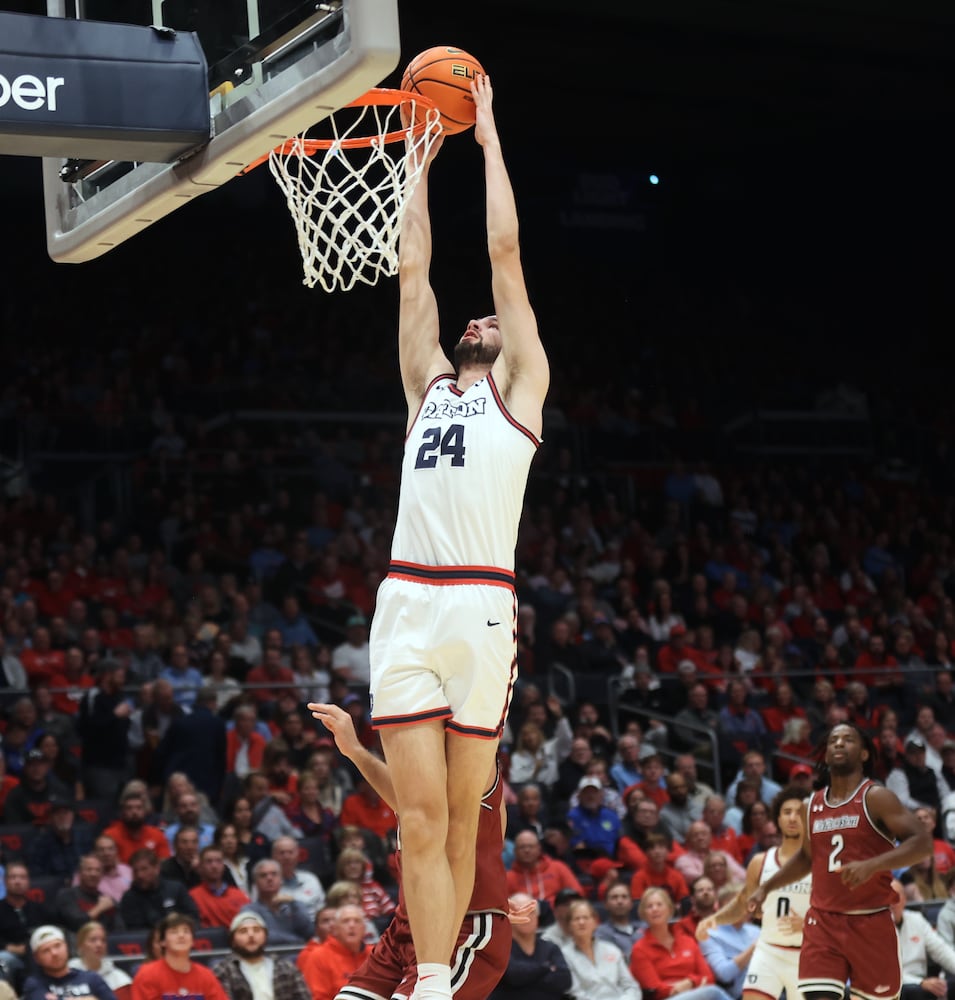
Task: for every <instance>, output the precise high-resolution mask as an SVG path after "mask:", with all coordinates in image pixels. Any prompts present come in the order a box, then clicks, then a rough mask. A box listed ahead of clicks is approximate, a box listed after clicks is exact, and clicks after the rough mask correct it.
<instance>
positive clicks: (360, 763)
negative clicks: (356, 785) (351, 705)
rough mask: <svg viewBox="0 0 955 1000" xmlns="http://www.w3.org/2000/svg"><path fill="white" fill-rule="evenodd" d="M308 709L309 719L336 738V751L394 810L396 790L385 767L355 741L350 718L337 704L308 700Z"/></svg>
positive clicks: (383, 763) (356, 736) (353, 725)
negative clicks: (317, 722)
mask: <svg viewBox="0 0 955 1000" xmlns="http://www.w3.org/2000/svg"><path fill="white" fill-rule="evenodd" d="M307 707H308V710H309V711H310V712H311V713H312V718H313V719H318V721H319V722H320V723H322V725H323V726H324V727H325V728H326V729H327V730H328V731H329V732H330V733H331V734H332V735H333V736H334V737H335V744H336V746H337V747H338V749H339V750H340V751H341V752H342V753H343V754H344V755H345V756H346V757H347V758H348V759H349V760H350V761H351V762H352V763H353V764H354V765H355V767H357V768H358V770H359V771H361V774H362V777H363V778H365V780H366V781H367V782H368V784H369V785H371V787H372V788H374V790H375V791H376V792H377V793H378V794H379V795H380V796H381V797H382V799H384V801H385V802H386V803H387V804H388V805H389V806H390V807H391V808H392V809H395V804H396V799H395V790H394V788H393V787H392V785H391V775H390V774H389V772H388V765H387V764H386V763H385V762H384V761H383V760H382V759H381V758H380V757H376V756H375V755H374V754H373V753H371V751H369V750H368V748H367V747H365V746H362V744H361V743H360V742H359V741H358V734H357V733H356V732H355V723H354V720H353V719H352V717H351V716H350V715H349V714H348V713H347V712H346V711H345V710H344V709H343V708H339V707H338V706H337V705H325V704H323V703H321V702H314V701H310V702H309V703H308V706H307Z"/></svg>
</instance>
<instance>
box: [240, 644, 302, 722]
mask: <svg viewBox="0 0 955 1000" xmlns="http://www.w3.org/2000/svg"><path fill="white" fill-rule="evenodd" d="M245 682H246V684H250V685H255V687H253V688H252V689H251V694H252V698H253V699H254V701H255V704H256V705H257V706H258V709H259V712H260V713H261V714H262V717H263V718H265V717H266V716H267V715H268V714H269V713H270V712H271V711H272V709H273V708H274V706H275V702H276V699H277V698H278V696H279V694H280V693H281V692H282V691H283V690H286V691H291V692H293V694H295V697H298V695H297V693H296V688H295V674H293V673H292V671H291V669H290V668H289V667H286V666H285V665H284V664H283V663H282V650H281V648H276V647H275V646H266V648H265V651H264V652H263V654H262V662H261V663H260V664H259V666H257V667H253V668H252V669H251V670H250V671H249V673H248V675H247V676H246V678H245Z"/></svg>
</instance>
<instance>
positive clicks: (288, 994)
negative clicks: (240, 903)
mask: <svg viewBox="0 0 955 1000" xmlns="http://www.w3.org/2000/svg"><path fill="white" fill-rule="evenodd" d="M268 940H269V929H268V927H266V925H265V920H264V919H263V918H262V917H261V916H260V915H259V914H258V913H256V912H255V910H240V911H239V912H238V913H237V914H236V915H235V917H233V919H232V923H231V924H229V946H230V947H231V948H232V954H231V955H230V956H229V957H228V958H225V959H223V960H222V961H221V962H220V963H219V964H218V965H217V966H216V967H215V968H214V969H213V970H212V971H213V972H215V974H216V977H217V978H218V980H219V982H220V983H222V988H223V989H224V990H225V992H226V996H227V997H228V998H229V1000H312V993H311V990H309V988H308V986H306V985H305V979H304V978H303V977H302V973H301V972H299V970H298V968H297V967H296V966H295V965H293V964H292V963H291V962H289V961H286V960H285V959H284V958H270V957H269V956H267V955H266V954H265V948H266V945H267V944H268Z"/></svg>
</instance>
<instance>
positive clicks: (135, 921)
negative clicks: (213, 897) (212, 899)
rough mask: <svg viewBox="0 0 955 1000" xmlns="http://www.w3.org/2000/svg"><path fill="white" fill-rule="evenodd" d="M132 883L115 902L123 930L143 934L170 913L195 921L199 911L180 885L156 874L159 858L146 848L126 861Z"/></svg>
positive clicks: (157, 872) (184, 888) (183, 886)
mask: <svg viewBox="0 0 955 1000" xmlns="http://www.w3.org/2000/svg"><path fill="white" fill-rule="evenodd" d="M130 865H131V866H132V869H133V883H132V885H131V886H130V887H129V888H128V889H127V890H126V892H124V893H123V898H122V899H121V900H120V901H119V912H120V916H121V917H122V919H123V923H124V924H125V925H126V929H127V930H145V929H148V928H150V927H152V926H153V925H154V924H158V923H159V921H160V920H162V919H163V918H164V917H166V916H168V915H169V914H171V913H179V914H184V915H187V916H190V917H193V918H194V919H197V920H198V918H199V910H198V909H197V908H196V904H195V903H194V902H193V900H192V897H191V896H190V895H189V893H188V891H187V890H186V887H185V885H183V884H182V882H171V881H169V880H168V879H164V878H162V877H161V876H160V874H159V858H158V857H157V855H156V852H155V851H152V850H150V849H149V848H148V847H143V848H140V849H139V850H138V851H136V852H135V853H134V854H133V856H132V857H131V858H130Z"/></svg>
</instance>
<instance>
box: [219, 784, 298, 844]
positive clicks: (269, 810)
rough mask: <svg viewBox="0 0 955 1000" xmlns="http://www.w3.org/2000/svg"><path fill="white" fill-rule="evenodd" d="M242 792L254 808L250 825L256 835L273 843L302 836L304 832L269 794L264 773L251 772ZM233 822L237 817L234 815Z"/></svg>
mask: <svg viewBox="0 0 955 1000" xmlns="http://www.w3.org/2000/svg"><path fill="white" fill-rule="evenodd" d="M242 791H243V793H244V795H245V798H246V799H247V801H248V803H249V805H250V806H251V807H252V813H251V816H250V820H249V821H250V823H251V828H252V832H253V833H254V834H261V835H262V836H263V837H264V838H265V839H266V840H267V841H269V842H271V841H273V840H275V839H276V838H277V837H294V838H295V839H296V840H298V839H300V838H301V836H302V831H301V830H299V829H297V828H296V827H295V826H293V825H292V823H291V822H290V820H289V818H288V816H286V815H285V811H284V810H283V809H282V807H281V806H280V805H279V804H278V802H276V801H275V799H274V798H272V795H271V793H270V792H269V779H268V776H267V775H266V774H265V773H264V772H262V771H250V772H249V773H248V774H247V775H246V776H245V779H244V780H243V782H242ZM232 818H233V821H236V819H237V817H236V816H235V815H234V814H233V817H232Z"/></svg>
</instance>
